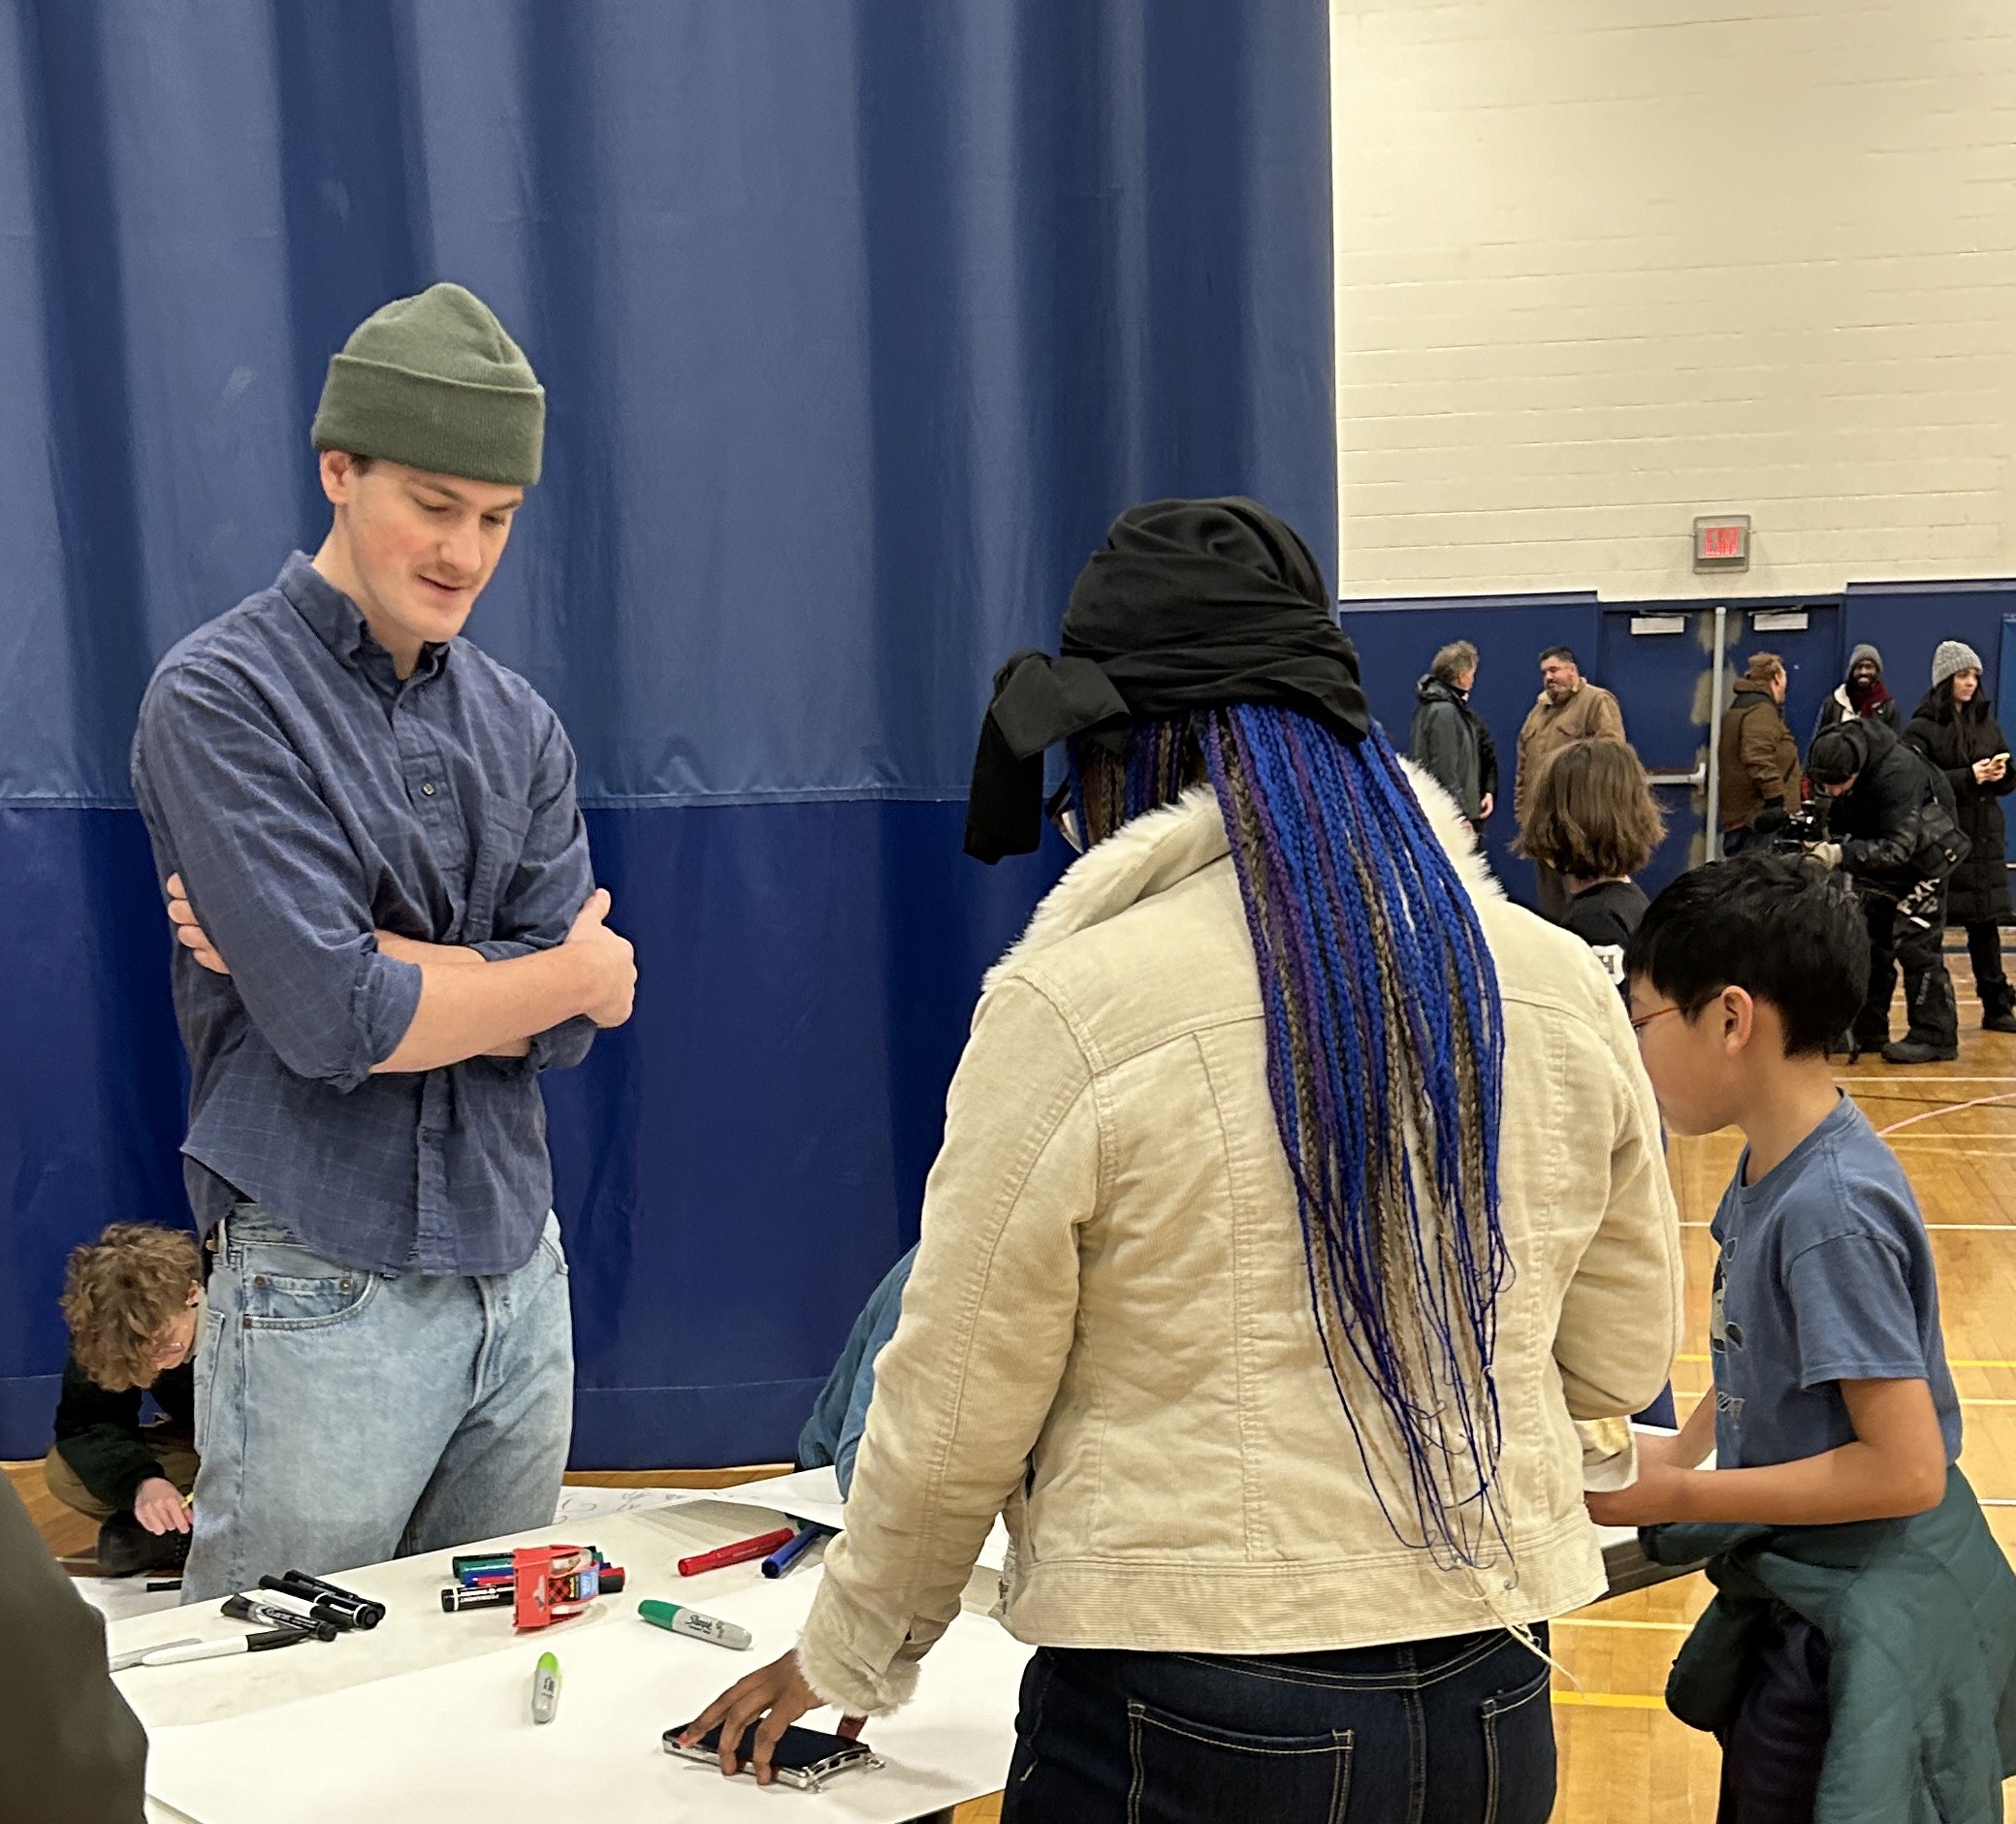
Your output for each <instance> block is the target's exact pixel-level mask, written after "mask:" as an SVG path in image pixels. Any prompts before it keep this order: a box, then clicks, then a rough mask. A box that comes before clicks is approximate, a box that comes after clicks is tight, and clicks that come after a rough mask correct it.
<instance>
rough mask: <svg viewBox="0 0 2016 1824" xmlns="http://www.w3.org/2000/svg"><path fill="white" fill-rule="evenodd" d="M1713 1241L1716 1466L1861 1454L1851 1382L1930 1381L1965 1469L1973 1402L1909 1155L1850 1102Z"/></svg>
mask: <svg viewBox="0 0 2016 1824" xmlns="http://www.w3.org/2000/svg"><path fill="white" fill-rule="evenodd" d="M1749 1157H1750V1156H1749V1152H1748V1149H1747V1148H1745V1150H1744V1156H1743V1158H1742V1160H1740V1161H1739V1162H1738V1164H1737V1168H1736V1177H1735V1179H1734V1180H1733V1181H1732V1182H1731V1184H1730V1186H1729V1189H1728V1190H1727V1191H1726V1192H1724V1193H1723V1196H1722V1204H1721V1207H1720V1208H1719V1209H1718V1210H1716V1211H1715V1219H1714V1221H1713V1223H1712V1224H1711V1225H1710V1227H1711V1230H1712V1233H1713V1235H1714V1238H1715V1241H1716V1242H1717V1244H1718V1246H1719V1250H1720V1251H1719V1253H1718V1254H1717V1255H1716V1258H1715V1287H1714V1300H1713V1304H1712V1308H1711V1312H1710V1318H1709V1349H1710V1352H1711V1354H1710V1360H1712V1362H1713V1364H1714V1380H1715V1460H1716V1461H1717V1462H1718V1463H1719V1464H1720V1465H1721V1466H1722V1467H1723V1468H1724V1469H1750V1468H1757V1467H1760V1466H1762V1465H1765V1464H1769V1463H1789V1462H1796V1461H1798V1460H1799V1459H1800V1458H1802V1457H1807V1456H1819V1455H1820V1454H1821V1452H1823V1451H1831V1450H1835V1449H1837V1448H1839V1447H1840V1445H1843V1444H1852V1443H1853V1442H1854V1441H1855V1427H1854V1425H1853V1424H1851V1423H1850V1421H1849V1419H1848V1408H1847V1404H1846V1402H1845V1401H1844V1400H1843V1399H1842V1398H1841V1394H1840V1388H1839V1387H1838V1386H1837V1385H1836V1383H1837V1382H1839V1381H1903V1380H1921V1379H1922V1380H1923V1381H1925V1382H1926V1384H1927V1385H1928V1386H1929V1387H1930V1388H1931V1390H1932V1400H1933V1405H1934V1406H1935V1408H1936V1410H1937V1412H1938V1415H1939V1429H1940V1431H1941V1432H1942V1433H1943V1434H1944V1436H1945V1440H1946V1460H1947V1462H1949V1463H1950V1462H1952V1461H1954V1459H1955V1458H1957V1457H1958V1456H1960V1400H1959V1398H1958V1396H1957V1395H1956V1394H1955V1392H1954V1391H1953V1376H1952V1373H1951V1372H1950V1370H1949V1369H1948V1368H1947V1366H1946V1346H1945V1343H1944V1341H1943V1340H1942V1339H1941V1337H1940V1334H1939V1291H1938V1282H1937V1281H1936V1278H1935V1277H1934V1275H1933V1269H1932V1243H1931V1239H1930V1237H1928V1236H1927V1234H1926V1232H1925V1224H1924V1222H1923V1220H1922V1219H1921V1218H1920V1217H1919V1214H1918V1203H1917V1200H1916V1199H1915V1198H1913V1197H1912V1195H1911V1186H1910V1182H1909V1180H1907V1179H1906V1178H1905V1177H1904V1168H1903V1167H1902V1166H1901V1165H1899V1164H1898V1161H1897V1155H1896V1154H1895V1153H1893V1152H1892V1151H1891V1150H1890V1149H1889V1147H1887V1146H1885V1145H1884V1144H1883V1142H1882V1141H1881V1139H1879V1138H1878V1137H1877V1136H1876V1132H1875V1130H1874V1129H1873V1128H1872V1127H1871V1126H1870V1124H1869V1118H1868V1117H1867V1116H1866V1115H1865V1114H1864V1113H1863V1112H1862V1110H1861V1109H1860V1108H1858V1107H1857V1106H1856V1105H1855V1104H1853V1103H1852V1102H1850V1101H1849V1100H1848V1099H1847V1098H1846V1097H1845V1096H1843V1097H1842V1098H1841V1100H1840V1105H1839V1106H1838V1107H1837V1108H1836V1109H1835V1111H1834V1112H1833V1113H1832V1114H1830V1115H1829V1116H1828V1117H1827V1119H1826V1120H1824V1121H1823V1122H1821V1123H1820V1125H1819V1126H1818V1127H1816V1128H1815V1129H1814V1130H1813V1131H1812V1132H1811V1133H1810V1134H1808V1136H1806V1138H1805V1139H1803V1140H1801V1141H1800V1142H1799V1144H1798V1145H1797V1146H1795V1147H1794V1148H1793V1149H1792V1150H1791V1152H1790V1153H1788V1154H1787V1155H1786V1156H1785V1157H1784V1158H1783V1159H1782V1160H1780V1161H1779V1162H1778V1164H1777V1165H1776V1166H1775V1167H1774V1168H1772V1169H1771V1170H1770V1171H1768V1172H1766V1173H1765V1174H1764V1176H1763V1177H1761V1178H1760V1179H1758V1180H1757V1182H1756V1183H1755V1184H1750V1185H1746V1184H1744V1181H1743V1178H1744V1169H1745V1168H1746V1167H1747V1166H1748V1164H1749Z"/></svg>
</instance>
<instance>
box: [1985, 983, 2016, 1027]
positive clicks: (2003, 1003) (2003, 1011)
mask: <svg viewBox="0 0 2016 1824" xmlns="http://www.w3.org/2000/svg"><path fill="white" fill-rule="evenodd" d="M1981 1030H1982V1031H1983V1032H1984V1033H2016V988H2012V987H2011V986H2010V985H2009V984H2008V983H2007V982H2006V981H1985V982H1983V983H1982V984H1981Z"/></svg>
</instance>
